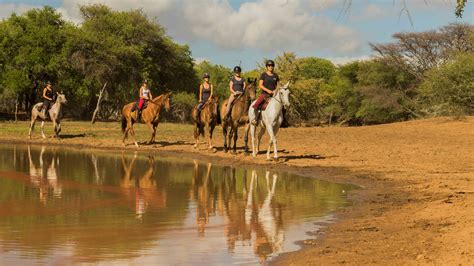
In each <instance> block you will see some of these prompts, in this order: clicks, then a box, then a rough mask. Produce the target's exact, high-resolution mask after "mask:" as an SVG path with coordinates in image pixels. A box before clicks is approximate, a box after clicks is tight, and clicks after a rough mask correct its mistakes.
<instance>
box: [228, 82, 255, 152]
mask: <svg viewBox="0 0 474 266" xmlns="http://www.w3.org/2000/svg"><path fill="white" fill-rule="evenodd" d="M247 82H248V84H247V86H245V89H244V93H243V94H242V95H241V96H240V97H239V98H237V99H236V100H234V103H233V106H232V109H231V111H230V113H229V118H228V119H227V121H224V120H222V133H223V134H224V151H225V152H227V149H230V147H231V143H232V142H231V141H232V137H234V148H233V152H234V153H236V149H237V147H236V146H237V137H238V136H237V131H238V129H239V126H243V125H245V136H244V143H245V145H244V150H245V153H248V149H249V148H248V140H249V128H250V127H249V118H248V112H249V107H250V102H251V101H253V100H255V95H256V84H257V79H254V80H251V79H248V80H247ZM228 101H229V100H228V99H227V100H225V101H224V102H222V104H221V117H224V113H225V110H226V108H227V103H228ZM228 128H230V130H229V131H228ZM227 139H228V140H227Z"/></svg>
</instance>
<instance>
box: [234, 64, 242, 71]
mask: <svg viewBox="0 0 474 266" xmlns="http://www.w3.org/2000/svg"><path fill="white" fill-rule="evenodd" d="M240 72H242V68H241V67H239V66H236V67H234V73H240Z"/></svg>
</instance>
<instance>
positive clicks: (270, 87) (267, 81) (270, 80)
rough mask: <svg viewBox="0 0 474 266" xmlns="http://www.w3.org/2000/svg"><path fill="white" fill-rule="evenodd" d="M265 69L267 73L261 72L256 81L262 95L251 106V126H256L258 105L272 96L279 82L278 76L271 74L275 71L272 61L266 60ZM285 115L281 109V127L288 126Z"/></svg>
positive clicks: (284, 111)
mask: <svg viewBox="0 0 474 266" xmlns="http://www.w3.org/2000/svg"><path fill="white" fill-rule="evenodd" d="M265 67H266V69H267V71H265V72H263V73H262V75H260V79H259V81H258V87H259V88H260V89H261V90H262V94H260V96H259V97H258V99H257V101H256V102H255V104H254V105H253V109H254V112H255V119H253V120H252V124H253V125H257V120H258V116H259V113H258V112H259V108H260V105H262V103H263V102H264V101H265V100H266V99H267V98H268V97H271V96H273V91H274V90H275V89H276V88H277V85H278V82H279V81H280V78H279V77H278V74H276V73H274V72H273V71H274V69H275V62H273V60H267V62H266V63H265ZM285 113H286V110H285V108H283V122H282V124H281V127H287V126H288V122H286V119H285Z"/></svg>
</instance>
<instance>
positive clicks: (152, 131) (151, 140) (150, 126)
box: [146, 123, 155, 145]
mask: <svg viewBox="0 0 474 266" xmlns="http://www.w3.org/2000/svg"><path fill="white" fill-rule="evenodd" d="M146 125H147V126H148V128H149V129H150V130H151V138H150V141H149V142H148V145H151V144H153V138H154V137H155V129H154V128H153V125H152V124H151V123H148V124H146Z"/></svg>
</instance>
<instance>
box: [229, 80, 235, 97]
mask: <svg viewBox="0 0 474 266" xmlns="http://www.w3.org/2000/svg"><path fill="white" fill-rule="evenodd" d="M232 87H234V81H232V80H230V81H229V90H230V93H232V94H234V93H235V91H234V89H233V88H232Z"/></svg>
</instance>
